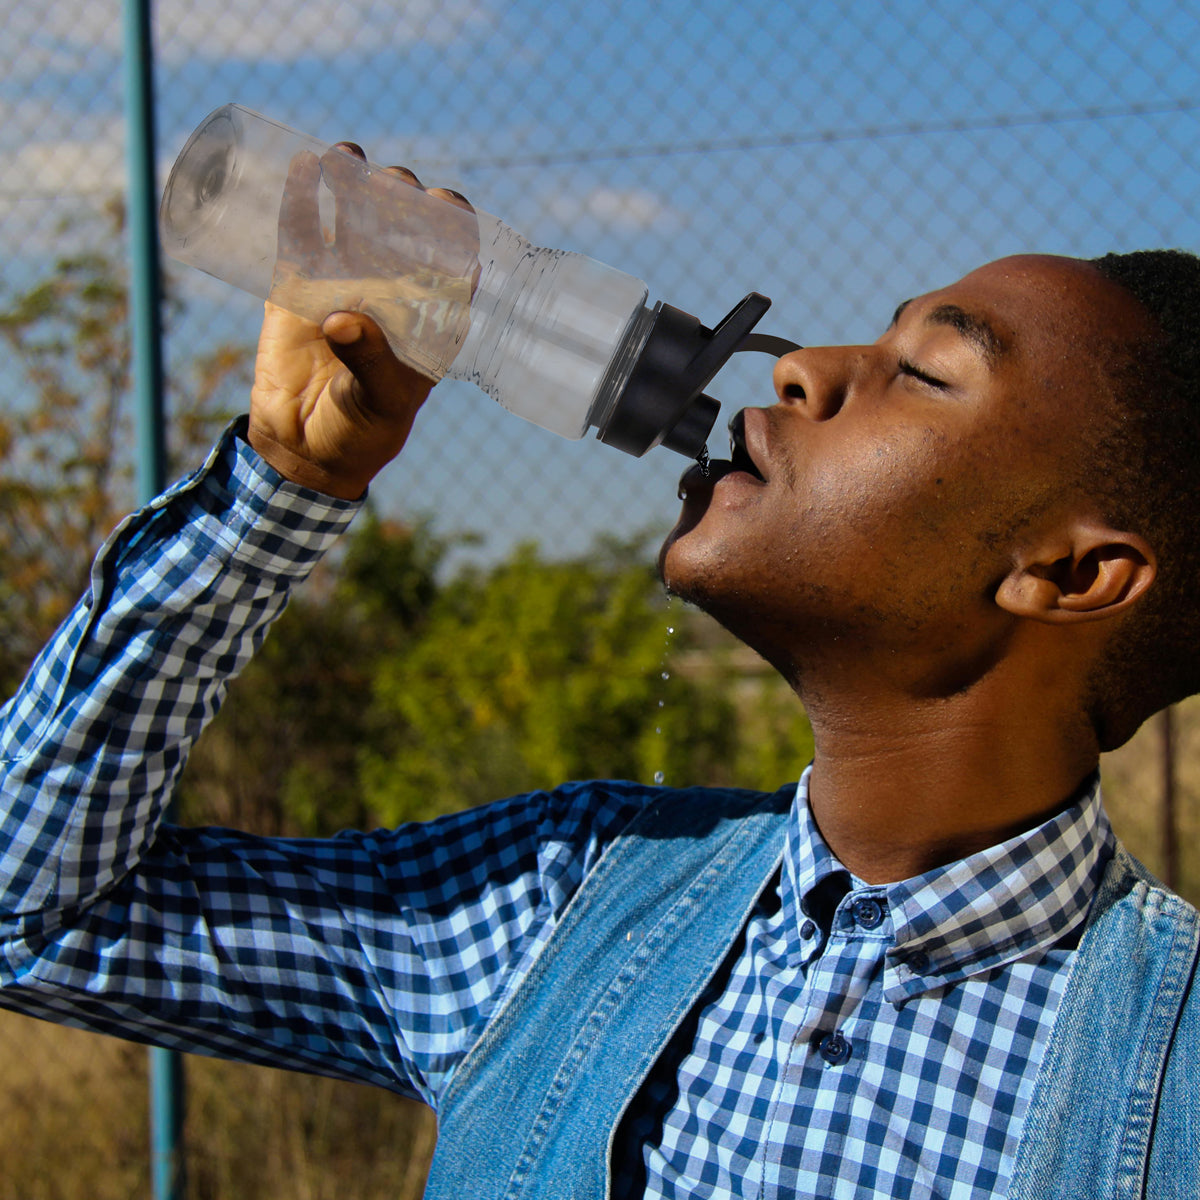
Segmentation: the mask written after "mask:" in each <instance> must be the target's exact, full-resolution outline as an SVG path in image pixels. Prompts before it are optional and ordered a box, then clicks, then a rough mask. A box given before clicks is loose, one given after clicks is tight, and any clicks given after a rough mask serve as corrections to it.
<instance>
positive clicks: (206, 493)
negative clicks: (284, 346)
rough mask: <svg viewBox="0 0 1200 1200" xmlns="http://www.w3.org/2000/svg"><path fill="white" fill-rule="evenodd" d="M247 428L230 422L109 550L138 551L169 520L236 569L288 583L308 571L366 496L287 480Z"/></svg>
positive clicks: (123, 530) (133, 517)
mask: <svg viewBox="0 0 1200 1200" xmlns="http://www.w3.org/2000/svg"><path fill="white" fill-rule="evenodd" d="M246 428H247V418H246V417H239V418H238V419H237V420H236V421H234V422H233V423H232V424H231V425H229V427H228V428H227V429H226V430H225V433H224V434H223V436H222V437H221V439H220V441H219V442H218V443H217V445H216V446H215V447H214V448H213V450H212V451H211V452H210V454H209V456H208V459H207V460H206V461H205V463H204V465H203V466H201V467H200V469H199V470H197V471H195V472H194V473H193V474H192V475H189V476H187V477H185V478H184V479H181V480H180V481H179V482H178V483H176V484H175V485H174V486H173V487H171V488H168V489H167V491H165V492H164V493H163V494H162V495H161V496H158V497H157V498H155V499H154V500H152V501H151V502H150V503H149V504H147V505H146V506H145V507H144V508H142V509H141V510H140V511H139V512H136V513H134V514H132V515H131V516H130V517H128V518H127V519H126V520H125V521H124V522H123V523H122V524H121V525H120V526H119V527H118V528H117V529H116V530H115V531H114V533H113V536H112V538H111V539H110V542H109V547H107V548H106V549H108V548H111V549H112V550H113V551H115V553H116V554H118V555H119V556H120V557H121V558H124V557H125V556H126V555H129V554H133V555H135V556H136V555H138V554H139V553H140V552H141V548H142V545H143V544H144V541H145V539H146V538H161V537H162V535H163V533H164V532H165V531H164V529H163V523H164V521H165V522H166V524H167V525H169V526H174V527H176V528H178V529H180V530H182V529H184V528H190V530H191V532H192V536H193V537H194V538H196V539H198V541H200V542H202V543H207V547H208V552H209V553H211V554H215V555H216V557H217V558H218V559H220V560H222V561H223V562H224V563H225V565H226V568H227V569H231V570H233V571H236V572H238V573H239V574H243V575H246V576H250V575H254V576H258V577H260V578H275V579H279V580H281V581H290V582H295V581H296V580H298V579H300V578H302V577H304V576H305V575H307V574H308V573H309V571H310V570H311V569H312V567H313V565H314V564H315V563H316V562H317V561H318V560H319V559H320V558H321V556H322V555H323V554H325V553H326V551H327V550H329V548H330V547H331V546H332V545H333V544H334V542H336V541H337V539H338V538H339V537H340V536H341V535H342V534H343V533H344V532H345V530H346V528H347V527H348V526H349V524H350V522H351V521H352V520H353V519H354V517H355V515H356V514H357V513H358V512H359V510H360V509H361V508H362V507H363V504H364V502H365V499H366V497H365V496H364V497H362V498H361V499H359V500H340V499H338V498H337V497H335V496H327V495H325V494H324V493H322V492H316V491H313V490H311V489H309V488H306V487H302V486H301V485H299V484H295V483H292V482H291V481H290V480H287V479H285V478H284V477H283V476H282V475H281V474H280V473H279V472H278V471H276V470H275V468H274V467H272V466H271V465H270V464H269V463H267V462H266V461H265V460H264V459H262V458H261V457H260V456H259V455H258V453H257V452H256V451H255V450H254V448H253V447H252V446H251V445H250V443H249V442H248V441H246V440H245V432H246ZM189 540H191V539H189ZM106 558H108V555H107V554H103V553H102V554H101V559H102V560H103V559H106Z"/></svg>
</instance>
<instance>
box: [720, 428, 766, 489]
mask: <svg viewBox="0 0 1200 1200" xmlns="http://www.w3.org/2000/svg"><path fill="white" fill-rule="evenodd" d="M729 461H730V464H731V470H734V471H745V472H746V474H747V475H753V476H754V478H755V479H759V480H761V481H762V482H763V483H766V481H767V480H766V476H765V475H764V474H763V473H762V472H761V471H760V470H759V469H758V465H757V463H755V461H754V459H752V458H751V457H750V451H749V450H747V449H746V414H745V412H744V411H742V412H737V413H734V415H733V417H732V419H731V420H730V422H729Z"/></svg>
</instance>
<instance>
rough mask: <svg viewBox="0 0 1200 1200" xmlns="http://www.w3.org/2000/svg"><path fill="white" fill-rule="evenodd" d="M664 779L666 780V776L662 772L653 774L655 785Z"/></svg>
mask: <svg viewBox="0 0 1200 1200" xmlns="http://www.w3.org/2000/svg"><path fill="white" fill-rule="evenodd" d="M664 779H666V775H665V774H664V773H663V772H662V771H655V772H654V782H655V783H662V782H663V780H664Z"/></svg>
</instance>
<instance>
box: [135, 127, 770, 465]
mask: <svg viewBox="0 0 1200 1200" xmlns="http://www.w3.org/2000/svg"><path fill="white" fill-rule="evenodd" d="M159 220H160V230H161V235H162V239H163V245H164V248H165V249H166V251H167V252H168V253H169V254H170V255H172V256H173V257H174V258H176V259H179V260H180V261H181V262H184V263H187V264H189V265H191V266H194V267H198V268H199V269H200V270H202V271H206V272H207V273H208V274H210V275H214V276H216V277H217V278H218V279H222V280H224V281H225V282H227V283H231V284H234V285H235V286H237V287H240V288H242V289H243V290H245V291H247V292H250V293H251V294H253V295H256V296H259V297H262V298H263V299H268V298H269V299H271V300H273V301H274V302H275V303H277V304H279V305H281V306H282V307H284V308H287V309H289V310H291V311H293V312H295V313H297V314H299V315H300V316H304V317H308V318H310V319H312V320H315V321H321V320H323V319H324V318H325V317H326V316H327V315H328V314H329V313H331V312H334V311H336V310H339V309H351V310H359V311H363V312H365V313H367V314H368V315H369V316H371V317H373V318H374V319H375V320H376V321H377V322H378V323H379V324H380V326H381V327H382V328H383V330H384V332H385V333H386V334H387V336H388V340H389V342H390V344H391V346H392V348H393V350H394V351H395V353H396V354H397V356H398V357H399V358H400V359H402V360H403V361H405V362H407V363H408V364H409V365H410V366H412V367H414V368H415V369H416V370H418V371H420V372H421V373H422V374H424V375H426V376H427V377H429V378H431V379H435V380H436V379H441V378H442V377H444V376H449V377H451V378H454V379H463V380H468V381H470V382H471V383H474V384H476V385H477V386H478V387H480V388H482V389H483V391H485V392H486V393H487V394H488V395H490V396H491V397H492V398H493V399H495V400H497V401H499V403H500V404H502V405H503V406H504V407H505V408H507V409H508V410H509V411H510V412H513V413H515V414H516V415H517V416H520V417H524V418H525V419H526V420H528V421H532V422H533V423H534V424H536V425H540V426H542V427H543V428H545V429H549V430H551V431H552V432H554V433H557V434H561V435H562V436H563V437H567V438H580V437H582V436H583V435H584V434H585V433H587V431H588V430H589V429H592V428H594V429H596V431H597V436H598V437H599V438H600V439H601V440H602V441H605V442H607V443H609V444H610V445H613V446H616V447H617V448H619V449H621V450H624V451H626V452H627V453H629V454H634V455H641V454H643V453H645V452H646V451H647V450H648V449H650V448H651V447H652V446H656V445H659V444H662V445H665V446H668V447H669V448H671V449H673V450H677V451H679V452H680V453H682V454H686V455H688V456H695V455H697V454H699V453H701V451H702V450H703V448H704V444H705V441H706V440H707V438H708V434H709V431H710V430H711V428H712V425H713V423H714V421H715V419H716V415H717V412H718V409H719V405H718V404H717V402H716V401H715V400H713V399H712V398H711V397H708V396H705V395H703V389H704V388H705V386H706V385H707V384H708V382H709V380H710V379H712V377H713V375H715V374H716V372H717V370H719V369H720V367H721V366H722V365H723V364H724V362H725V361H726V360H727V359H728V358H729V357H730V355H731V354H733V353H734V352H735V351H736V350H739V349H760V350H767V351H768V352H771V353H781V352H783V350H784V349H790V348H793V347H792V345H791V343H784V342H782V341H780V340H779V339H774V338H769V337H762V336H759V335H751V334H750V330H751V329H752V328H753V326H754V325H755V324H756V323H757V321H758V320H759V319H760V318H761V317H762V315H763V314H764V313H765V312H766V310H767V308H768V307H769V305H770V301H769V300H767V299H766V298H765V297H763V296H759V295H757V294H756V293H751V294H750V295H749V296H747V297H746V298H745V299H744V300H743V301H741V303H740V304H738V306H737V307H736V308H735V309H734V310H733V311H732V312H731V313H730V314H729V315H728V316H727V317H725V318H724V320H722V321H721V322H720V323H719V324H718V325H717V326H716V328H714V329H707V328H705V327H704V326H702V325H701V324H700V322H699V321H698V320H697V319H696V318H695V317H693V316H690V315H689V314H688V313H685V312H681V311H680V310H679V309H676V308H672V307H671V306H670V305H667V304H661V303H659V304H656V305H655V306H654V307H653V308H651V307H648V306H647V303H646V301H647V296H648V291H647V288H646V285H645V284H644V283H642V282H641V281H640V280H638V279H635V278H633V277H632V276H630V275H627V274H625V273H624V272H622V271H617V270H615V269H613V268H612V267H608V266H605V265H603V264H602V263H599V262H596V261H595V260H593V259H590V258H586V257H584V256H583V255H581V254H574V253H569V252H567V251H562V250H551V249H544V248H541V247H537V246H532V245H530V243H529V242H528V241H526V240H525V238H523V237H522V236H521V235H520V234H519V233H516V232H515V231H514V230H512V229H510V228H509V227H508V226H507V225H505V224H504V223H503V222H501V221H498V220H497V219H496V218H495V217H492V216H489V215H488V214H487V213H484V212H480V211H478V210H474V209H471V208H470V207H469V206H468V205H466V204H463V205H458V204H455V203H452V202H451V201H449V200H446V199H444V198H442V197H437V196H431V195H429V194H428V193H427V192H425V191H424V190H423V189H421V188H420V187H417V186H414V185H413V184H412V183H410V182H409V181H407V180H405V179H403V178H401V177H399V176H397V175H396V174H395V173H393V172H389V171H386V170H384V169H381V168H379V167H375V166H372V165H370V164H368V163H365V162H363V161H362V160H361V159H359V158H357V157H355V156H354V155H352V154H349V153H348V152H346V151H344V150H341V149H337V148H331V147H330V146H328V145H326V144H324V143H321V142H318V141H315V140H314V139H312V138H309V137H306V136H305V135H304V134H301V133H297V132H296V131H295V130H292V129H288V128H287V127H285V126H283V125H280V124H278V123H277V122H275V121H272V120H270V119H269V118H267V117H263V116H260V115H259V114H257V113H254V112H251V111H250V110H249V109H246V108H242V107H241V106H240V105H235V104H230V105H226V106H225V107H223V108H219V109H217V110H216V111H215V112H213V113H211V114H210V115H209V116H208V117H207V118H206V119H205V120H204V122H203V123H202V124H201V125H200V126H199V127H198V128H197V129H196V131H195V132H194V133H193V134H192V136H191V137H190V138H189V139H188V142H187V144H186V145H185V146H184V148H183V150H182V151H181V152H180V155H179V158H178V159H177V160H176V162H175V165H174V167H173V168H172V170H171V174H170V177H169V178H168V180H167V185H166V189H165V192H164V195H163V201H162V206H161V210H160V217H159Z"/></svg>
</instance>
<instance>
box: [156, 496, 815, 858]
mask: <svg viewBox="0 0 1200 1200" xmlns="http://www.w3.org/2000/svg"><path fill="white" fill-rule="evenodd" d="M449 549H450V543H448V542H446V541H442V540H438V539H436V538H435V537H433V535H432V534H431V533H430V532H429V530H428V529H427V527H426V526H424V525H421V524H417V525H414V526H407V525H403V524H401V523H397V522H384V521H381V520H380V519H379V518H378V517H377V516H375V515H374V514H372V513H370V512H368V513H367V514H366V515H365V517H364V519H363V520H362V521H361V524H360V525H359V526H358V528H357V531H356V532H355V533H354V534H353V535H352V538H351V540H350V542H349V544H348V547H347V549H346V552H345V554H344V555H343V556H342V557H341V558H340V559H338V560H335V561H334V562H333V563H331V564H330V565H328V566H326V567H325V568H324V570H323V572H322V574H321V575H320V576H318V577H317V578H316V579H314V580H313V581H312V582H311V584H310V586H309V587H308V588H307V590H306V591H305V593H304V594H303V595H302V596H301V597H299V598H298V599H297V600H296V601H294V602H293V604H292V605H291V606H290V607H289V609H288V610H287V611H286V612H285V613H284V615H283V616H282V617H281V618H280V620H279V622H278V624H277V625H276V627H275V629H274V630H273V631H272V633H271V635H270V636H269V637H268V639H267V642H266V644H265V646H264V648H263V650H262V652H261V653H260V654H259V655H258V657H257V658H256V659H255V660H254V662H252V663H251V664H250V666H249V667H248V668H247V670H246V672H245V674H244V675H243V677H242V678H241V679H240V680H238V682H237V683H236V684H235V685H234V686H233V688H232V689H231V693H230V696H229V698H228V700H227V701H226V704H225V706H224V708H223V710H222V712H221V714H220V715H219V716H218V717H217V719H216V721H215V722H214V724H213V726H212V727H211V728H210V730H209V731H208V732H207V733H206V734H205V735H204V737H203V738H202V739H201V740H200V742H199V743H198V745H197V747H196V750H195V752H194V753H193V755H192V760H191V763H190V764H189V767H188V771H187V773H186V775H185V777H184V780H183V783H182V785H181V788H180V793H179V794H180V801H181V815H182V818H183V819H184V820H186V821H188V822H189V823H192V822H195V823H200V822H203V823H218V824H232V825H237V826H240V827H244V828H252V829H255V830H256V831H258V832H264V833H284V832H287V833H294V834H303V835H318V834H324V833H330V832H333V831H335V830H337V829H339V828H344V827H347V826H358V827H363V826H368V825H374V824H384V825H394V824H397V823H399V822H401V821H406V820H418V819H424V818H428V817H430V816H433V815H436V814H437V813H439V812H445V811H449V810H453V809H457V808H462V807H466V806H469V805H475V804H481V803H484V802H486V801H488V800H493V799H497V798H499V797H501V796H505V795H509V794H513V793H515V792H519V791H524V790H528V789H530V788H535V787H550V786H553V785H554V784H556V783H560V782H562V781H563V780H566V779H571V778H580V777H593V776H607V777H620V778H632V779H641V780H644V781H647V782H649V781H651V780H653V779H655V778H656V777H659V776H660V775H661V776H662V777H664V778H665V779H666V781H667V782H669V783H671V784H675V785H679V784H690V783H724V782H728V783H733V782H738V783H742V784H747V783H748V784H750V785H752V786H753V785H760V786H763V787H775V786H776V785H778V784H779V783H781V782H783V781H784V780H785V779H787V778H794V777H795V776H796V775H797V774H798V773H799V771H800V770H801V769H802V767H803V765H804V763H805V762H806V761H807V755H808V753H809V750H810V748H811V742H810V740H809V734H808V729H807V725H806V724H805V722H804V719H803V716H802V714H801V713H800V711H799V709H798V707H797V705H796V702H795V699H794V697H791V696H790V694H786V695H785V692H784V690H780V689H776V688H774V687H772V686H771V685H769V684H768V683H766V682H765V681H764V682H763V683H761V684H759V685H757V686H752V687H751V688H749V690H748V691H747V689H746V686H745V684H746V681H745V679H744V678H742V679H741V681H740V682H738V680H739V678H740V677H741V676H743V675H744V670H743V669H742V668H740V667H738V665H737V664H736V663H735V662H733V661H731V660H729V659H727V658H723V656H722V651H721V649H720V648H719V647H712V646H710V647H709V648H707V649H704V648H701V647H700V646H699V645H698V642H699V639H700V638H701V636H703V637H704V638H706V639H707V640H708V641H710V642H711V641H712V637H713V635H712V632H711V630H705V629H704V627H703V626H701V625H699V624H698V620H697V616H696V614H694V613H689V612H687V611H686V610H684V609H683V608H682V607H680V606H678V605H675V604H671V603H669V602H668V600H667V598H666V597H665V595H664V594H663V591H662V588H661V586H660V585H659V583H658V582H657V580H656V578H655V575H654V571H653V568H652V567H651V566H650V565H649V560H650V557H651V556H650V555H649V553H648V550H647V547H646V545H645V542H644V541H643V540H638V541H635V542H632V543H618V542H607V543H604V544H601V545H600V546H598V547H597V548H596V549H595V551H594V552H593V553H592V554H590V555H588V556H587V557H585V558H582V559H579V560H573V561H554V562H550V561H546V560H545V559H543V558H542V557H541V556H540V555H539V554H538V552H537V550H536V548H534V547H533V546H523V547H520V548H519V549H518V550H516V551H515V552H514V553H513V554H512V555H511V556H510V557H509V558H508V559H506V560H505V561H503V562H501V563H499V564H498V565H496V566H494V567H491V568H489V569H486V570H485V569H480V568H467V569H463V570H461V571H460V572H459V573H458V574H457V575H454V576H452V577H450V578H449V579H448V580H447V581H445V582H439V567H440V566H441V565H442V563H443V562H444V561H445V556H446V553H447V551H448V550H449ZM669 631H670V632H669ZM679 659H688V660H689V662H690V669H689V670H687V671H686V672H685V671H679V670H675V669H674V667H673V664H674V663H675V662H676V660H679ZM697 659H699V660H700V664H699V668H698V667H697ZM735 683H737V686H735Z"/></svg>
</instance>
